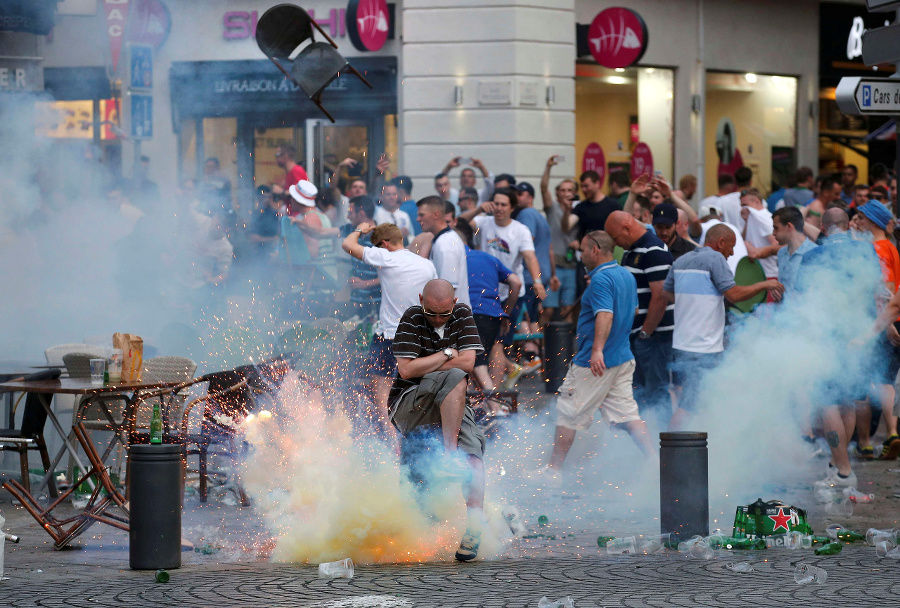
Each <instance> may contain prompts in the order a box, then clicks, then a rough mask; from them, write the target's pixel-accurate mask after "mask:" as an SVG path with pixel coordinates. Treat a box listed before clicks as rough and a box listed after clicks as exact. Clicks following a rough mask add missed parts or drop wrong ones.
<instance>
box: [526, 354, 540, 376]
mask: <svg viewBox="0 0 900 608" xmlns="http://www.w3.org/2000/svg"><path fill="white" fill-rule="evenodd" d="M539 369H541V358H540V357H535V358H534V359H532V360H531V361H526V362H525V363H523V364H522V375H523V376H527V375H528V374H533V373H534V372H536V371H538V370H539Z"/></svg>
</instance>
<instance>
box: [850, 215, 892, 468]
mask: <svg viewBox="0 0 900 608" xmlns="http://www.w3.org/2000/svg"><path fill="white" fill-rule="evenodd" d="M891 219H893V218H892V217H891V212H890V211H889V210H888V208H887V207H886V206H885V205H884V204H883V203H880V202H878V201H869V202H868V203H866V204H865V205H863V206H861V207H859V213H858V214H857V217H856V225H857V226H858V227H859V229H860V230H863V231H865V232H868V233H870V234H871V235H872V245H874V246H875V253H876V254H877V255H878V261H879V262H880V263H881V274H882V276H883V277H884V283H885V287H886V288H887V293H889V294H890V295H891V296H893V295H894V294H895V293H896V292H897V288H898V286H900V255H898V253H897V248H896V247H895V246H894V244H893V243H891V242H890V241H889V240H888V238H887V233H886V230H887V227H888V224H889V223H890V221H891ZM897 326H898V323H896V322H895V323H892V324H890V325H888V326H887V328H886V330H885V333H884V334H883V335H882V336H881V337H880V339H879V344H880V346H881V354H882V361H883V366H882V369H881V370H880V371H881V373H879V374H878V375H877V377H876V378H875V379H874V382H875V384H877V385H880V389H881V391H880V396H881V407H882V412H883V414H884V422H885V426H886V427H887V433H888V438H887V439H886V440H885V442H884V446H883V448H882V453H881V454H879V459H887V458H889V457H890V455H891V445H892V444H893V443H895V442H896V443H898V444H900V437H898V435H897V417H896V416H894V415H893V413H892V410H893V405H894V379H895V378H896V377H897V371H898V370H900V332H898V331H897ZM871 419H872V410H871V408H870V407H869V404H868V402H864V403H857V420H856V427H857V431H856V432H857V434H858V436H859V441H858V447H857V452H858V454H857V455H858V456H860V457H862V458H864V459H871V458H873V457H874V450H873V448H872V445H871V438H870V437H869V434H870V431H869V429H870V426H869V425H870V423H871ZM898 448H900V446H897V448H895V451H894V452H893V454H892V455H893V457H892V458H890V459H891V460H893V459H894V458H896V457H897V451H896V450H897V449H898Z"/></svg>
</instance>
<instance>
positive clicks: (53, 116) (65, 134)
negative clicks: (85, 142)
mask: <svg viewBox="0 0 900 608" xmlns="http://www.w3.org/2000/svg"><path fill="white" fill-rule="evenodd" d="M34 105H35V110H36V112H35V118H36V120H35V130H36V134H37V135H39V136H43V137H52V138H54V139H93V138H94V102H93V101H91V100H90V99H84V100H75V101H38V102H35V104H34Z"/></svg>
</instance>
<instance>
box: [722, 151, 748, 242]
mask: <svg viewBox="0 0 900 608" xmlns="http://www.w3.org/2000/svg"><path fill="white" fill-rule="evenodd" d="M752 182H753V171H752V170H751V169H750V167H740V168H739V169H738V170H737V171H735V172H734V192H731V193H730V194H726V195H724V196H720V197H719V206H720V207H721V209H719V216H721V218H722V219H723V220H724V221H725V223H726V224H731V225H732V226H737V227H738V229H739V230H741V231H742V232H743V230H744V220H743V219H742V218H741V193H743V191H744V190H746V189H747V188H749V187H750V184H751V183H752Z"/></svg>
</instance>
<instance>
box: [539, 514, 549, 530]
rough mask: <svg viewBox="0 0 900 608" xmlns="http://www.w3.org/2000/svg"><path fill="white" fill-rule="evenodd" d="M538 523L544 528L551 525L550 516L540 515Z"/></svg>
mask: <svg viewBox="0 0 900 608" xmlns="http://www.w3.org/2000/svg"><path fill="white" fill-rule="evenodd" d="M538 525H539V526H541V527H542V528H544V527H546V526H549V525H550V518H549V517H547V516H546V515H539V516H538Z"/></svg>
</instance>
